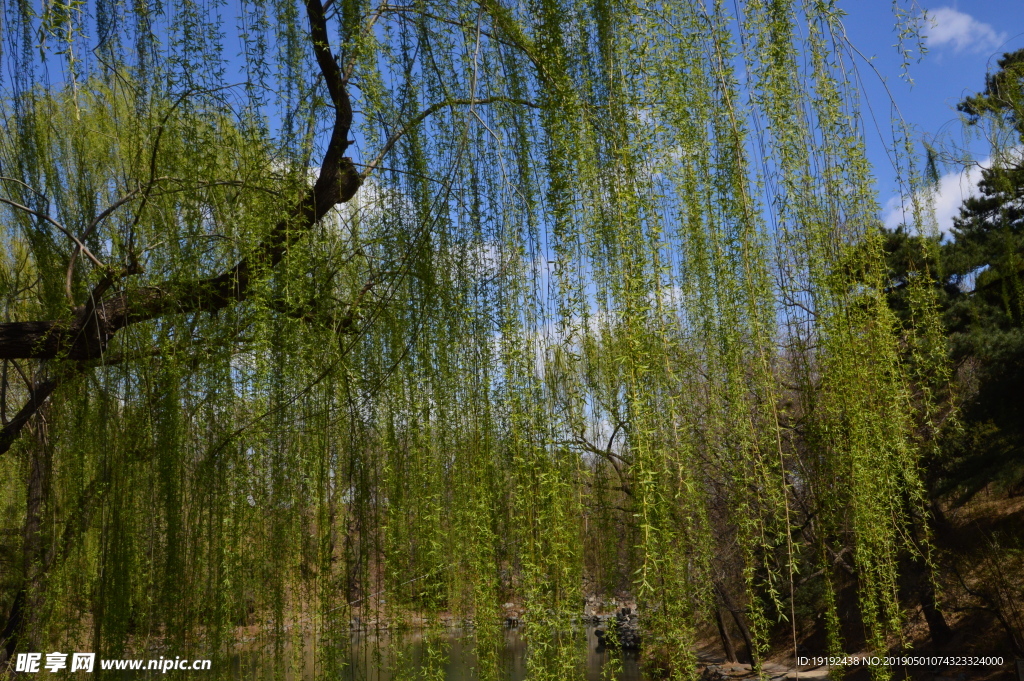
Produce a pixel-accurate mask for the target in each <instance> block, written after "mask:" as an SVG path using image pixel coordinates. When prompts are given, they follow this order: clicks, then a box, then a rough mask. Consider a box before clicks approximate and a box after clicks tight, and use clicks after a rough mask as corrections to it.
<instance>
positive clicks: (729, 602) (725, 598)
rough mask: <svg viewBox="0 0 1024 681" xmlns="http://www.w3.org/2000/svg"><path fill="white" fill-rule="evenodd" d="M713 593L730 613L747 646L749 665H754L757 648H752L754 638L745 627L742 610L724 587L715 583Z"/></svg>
mask: <svg viewBox="0 0 1024 681" xmlns="http://www.w3.org/2000/svg"><path fill="white" fill-rule="evenodd" d="M715 591H717V592H718V595H719V597H720V598H721V599H722V603H723V604H724V605H725V609H726V610H728V611H729V612H730V613H732V619H733V621H734V622H735V623H736V628H737V629H739V630H740V635H741V636H742V637H743V642H744V643H745V644H746V646H747V654H748V655H749V656H750V664H752V665H753V664H756V662H757V656H756V651H757V648H755V647H754V637H753V636H751V635H750V628H749V627H748V626H747V623H746V621H744V619H743V609H742V608H740V607H739V606H737V605H736V601H734V600H733V599H732V596H730V595H729V592H728V591H727V590H726V588H725V585H723V584H721V583H719V582H717V581H716V582H715Z"/></svg>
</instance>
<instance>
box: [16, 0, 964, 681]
mask: <svg viewBox="0 0 1024 681" xmlns="http://www.w3.org/2000/svg"><path fill="white" fill-rule="evenodd" d="M898 14H899V13H898ZM841 18H842V11H841V10H840V9H839V8H837V7H836V6H835V4H834V3H832V2H801V3H797V2H789V1H786V0H771V1H769V0H747V1H746V2H742V3H739V4H738V5H734V4H732V3H723V2H717V1H716V2H705V1H704V0H692V1H691V0H687V1H684V2H670V3H636V2H630V1H624V2H608V1H607V0H580V1H563V0H536V1H535V2H530V3H527V4H525V5H523V4H514V3H503V2H501V1H500V0H480V1H478V2H470V1H468V0H467V1H465V2H463V1H462V0H454V1H452V2H443V3H420V2H414V3H411V4H407V5H395V4H391V3H387V2H372V1H367V0H328V2H326V3H322V2H321V0H309V1H308V2H307V3H306V4H305V5H304V6H302V5H299V4H296V3H294V2H289V1H288V0H271V1H268V0H251V1H250V0H246V1H245V2H243V3H241V4H240V5H239V6H238V7H237V8H233V9H232V10H231V11H230V12H229V9H228V8H227V7H226V6H224V5H223V4H221V3H217V2H200V3H197V2H194V1H193V0H169V1H168V2H166V3H158V4H156V5H153V4H146V3H138V2H133V3H114V2H108V1H105V0H97V1H96V2H93V3H86V2H78V1H75V2H69V3H65V2H62V1H61V0H55V1H54V2H50V3H43V4H42V5H36V4H33V3H32V2H31V1H30V0H15V1H14V2H10V3H7V4H5V5H4V9H3V20H2V21H3V35H4V42H3V53H2V60H3V61H2V65H3V75H2V78H3V81H2V100H0V107H2V115H3V119H4V131H3V133H2V136H0V204H2V205H0V214H2V215H3V226H4V232H3V239H4V242H5V243H4V245H5V248H4V249H2V253H3V255H2V267H0V271H2V276H3V278H2V289H0V290H2V293H3V314H4V319H3V322H2V323H0V359H2V361H3V368H2V372H3V373H2V396H0V411H2V417H3V429H2V434H0V457H2V458H0V485H2V488H3V490H4V494H3V496H2V498H0V502H2V516H0V522H2V524H3V527H2V528H0V529H2V531H3V533H4V534H2V535H0V540H2V542H3V545H2V546H3V553H2V554H0V559H2V560H3V561H4V562H5V570H4V571H3V575H4V576H3V578H2V579H3V592H2V595H0V606H2V608H3V611H4V613H5V620H4V625H3V633H2V637H0V638H2V639H3V641H4V646H5V649H6V652H7V653H8V654H13V653H15V652H16V651H26V650H29V651H30V650H42V649H43V648H46V649H47V650H49V649H50V648H48V647H47V646H56V649H61V648H60V647H61V646H62V645H63V646H65V647H71V646H76V645H77V646H85V648H83V649H91V650H94V651H96V652H97V653H98V654H100V655H101V656H104V657H118V656H123V655H128V654H130V653H132V652H138V651H144V650H154V649H158V650H170V651H172V652H174V653H175V654H176V653H177V652H178V651H200V652H204V653H206V655H207V656H215V655H227V654H229V653H230V652H231V651H232V650H233V646H234V645H235V644H237V643H238V642H240V641H242V640H243V639H246V638H247V637H248V639H252V638H253V637H255V639H256V647H257V648H258V649H259V650H262V651H269V652H266V654H269V655H273V656H274V659H275V660H276V661H277V662H276V664H277V665H278V666H279V668H284V666H286V665H287V664H288V660H289V659H291V657H298V658H301V656H302V655H303V654H304V653H303V650H304V648H305V646H308V645H312V646H313V647H314V650H313V653H314V657H315V659H316V664H317V665H318V668H319V669H320V670H323V671H324V672H325V673H328V674H329V673H333V672H334V671H336V670H337V667H338V665H340V664H343V662H344V660H342V659H341V657H340V656H339V655H338V651H340V650H342V647H341V646H342V645H343V643H344V642H345V641H347V637H348V635H349V628H350V624H351V623H352V622H353V621H362V622H367V621H369V622H372V623H373V624H376V625H381V624H383V623H385V622H387V623H390V624H391V625H392V626H395V625H398V624H401V623H407V624H408V623H412V622H413V618H414V617H415V618H420V619H417V620H416V621H417V622H420V621H424V620H423V618H425V622H426V624H427V625H428V630H433V629H431V627H430V625H431V623H436V622H437V620H436V616H437V614H438V613H442V612H451V613H456V614H457V615H459V616H461V617H466V618H470V617H471V618H473V619H474V620H475V621H476V622H477V623H478V627H477V630H476V633H475V638H476V642H477V647H478V650H479V656H480V657H479V659H480V665H479V669H480V671H481V673H486V674H494V675H499V674H500V673H501V669H500V660H499V655H498V647H500V632H499V631H497V630H496V628H494V627H490V626H489V623H490V622H498V621H500V618H501V617H502V616H503V614H504V612H503V610H502V604H503V603H507V602H509V601H512V602H513V603H517V604H520V605H521V606H522V608H523V610H524V615H523V619H524V622H525V625H526V630H525V632H526V636H527V638H528V640H529V645H530V648H529V650H530V652H529V658H528V665H529V669H530V672H531V674H532V675H534V676H536V677H538V678H541V677H551V678H568V677H572V676H574V675H579V674H580V673H581V671H580V667H579V665H578V660H577V657H578V655H579V652H578V651H579V646H578V645H577V640H576V638H574V637H575V636H576V635H575V634H573V633H572V632H573V631H576V630H575V629H574V627H573V626H572V625H573V623H574V622H575V621H576V618H577V617H578V616H579V614H580V613H581V611H582V604H583V599H584V597H586V596H590V595H594V594H604V595H612V594H616V593H621V592H625V593H627V594H628V595H629V597H630V598H631V599H632V600H633V601H635V603H636V604H637V607H638V609H639V611H640V613H641V617H642V620H641V622H642V625H643V628H644V630H645V632H646V634H645V635H646V639H645V645H646V646H650V647H651V648H652V649H658V650H661V651H663V652H664V655H665V656H666V659H667V667H666V668H668V669H671V670H672V671H673V672H674V673H676V674H678V675H687V674H689V673H691V670H692V669H693V663H694V661H695V658H694V652H693V651H694V644H695V642H696V640H697V638H698V637H700V636H701V635H702V632H703V631H705V630H706V627H707V626H708V625H709V623H713V622H715V621H716V620H717V622H718V624H719V630H720V631H722V633H723V638H727V630H728V629H729V628H733V630H734V631H742V634H743V637H744V638H745V639H746V645H747V648H748V652H749V654H750V656H751V658H752V659H753V660H754V661H755V662H757V661H758V660H760V659H762V657H763V656H764V655H765V654H766V653H767V651H768V649H769V643H770V639H771V637H772V636H773V632H775V631H777V630H778V629H779V627H780V626H783V628H786V629H787V630H788V631H790V633H791V635H792V638H793V639H794V640H793V641H792V643H793V645H795V643H796V639H797V638H799V637H801V636H803V635H806V633H807V632H800V631H798V630H797V612H796V610H797V606H798V604H800V603H806V602H812V603H813V606H814V607H816V608H819V609H820V610H821V612H822V613H823V614H824V621H825V622H826V627H827V629H828V634H829V639H828V640H829V641H830V643H829V645H830V646H831V648H832V650H833V651H840V650H842V649H843V646H844V645H846V641H845V640H844V638H843V637H844V636H847V635H848V633H847V632H845V630H844V628H843V625H844V622H843V621H842V620H843V619H844V618H845V617H849V616H851V615H849V613H854V614H853V615H852V616H853V617H855V618H856V619H857V620H858V622H859V623H860V624H862V625H863V628H862V630H863V632H864V634H863V636H862V637H861V639H862V640H863V641H866V643H867V645H868V647H869V648H870V649H872V650H875V651H882V650H884V649H886V647H887V646H888V645H890V644H891V643H893V642H894V641H896V640H898V639H899V637H900V636H901V633H900V632H901V621H902V613H901V607H902V606H901V603H900V600H899V594H898V588H897V587H898V584H897V582H898V577H899V566H900V562H901V560H904V559H906V557H907V556H910V557H911V558H912V559H914V560H918V561H921V562H923V564H927V562H928V550H927V534H926V532H925V531H924V529H923V528H924V523H923V521H922V518H923V517H924V516H923V513H922V510H921V508H922V494H921V484H920V480H919V478H918V458H919V456H920V454H921V451H922V448H924V447H926V446H927V445H928V427H929V423H930V421H929V419H931V418H932V414H934V413H935V404H934V402H935V401H936V400H937V399H938V398H937V397H934V395H937V394H939V392H940V391H938V390H935V389H933V388H934V386H936V385H940V384H941V383H942V382H943V381H944V380H945V379H944V376H945V373H944V372H945V367H944V359H943V352H942V351H941V348H940V345H938V343H939V341H936V340H935V339H936V338H937V337H938V336H937V335H936V333H935V329H936V328H937V327H936V323H937V322H936V314H935V311H934V307H935V306H934V301H933V300H932V299H931V298H930V297H929V296H930V293H929V291H931V290H932V288H931V287H930V286H929V285H928V284H927V281H928V278H929V274H928V273H927V272H921V273H918V274H919V276H917V277H916V278H915V279H914V281H915V282H916V283H915V290H916V291H917V294H916V295H914V296H911V299H912V307H913V310H912V312H911V314H910V318H911V319H912V324H910V326H909V327H908V326H907V325H906V324H899V323H897V320H896V318H895V317H894V316H893V314H892V313H891V312H890V311H889V308H888V307H887V305H886V302H885V288H886V286H887V281H886V280H885V267H884V262H883V253H882V244H881V236H880V231H879V229H878V225H879V221H878V217H877V214H878V205H877V204H876V201H875V197H874V196H873V194H872V190H871V183H872V178H871V171H870V168H869V166H868V163H867V162H866V160H865V154H864V148H863V143H862V135H861V133H862V131H861V128H860V117H859V110H858V99H857V92H856V88H855V87H854V82H855V79H856V75H855V72H854V65H853V63H852V62H851V61H850V58H849V54H850V50H849V49H848V47H847V46H846V42H845V32H844V29H843V26H842V23H841ZM897 19H899V20H901V21H903V20H904V19H900V18H899V17H897ZM905 28H906V27H905ZM910 29H912V27H910V28H909V29H907V30H910ZM911 175H912V174H911ZM911 179H912V178H911ZM911 190H912V191H911V194H910V196H915V194H914V193H913V190H914V187H913V185H911ZM918 220H919V221H920V222H921V224H925V222H926V221H925V219H924V217H922V216H919V217H918ZM937 348H939V349H937ZM911 538H912V539H911ZM801 589H803V590H804V591H806V592H809V593H811V592H813V593H812V595H811V596H806V597H803V600H801V598H802V597H801V593H800V592H801ZM851 594H852V596H851ZM808 599H809V600H808ZM844 599H845V600H844ZM844 603H845V605H844ZM851 603H852V605H850V604H851ZM730 618H731V620H730ZM780 622H788V623H789V624H784V625H780V624H779V623H780ZM552 632H560V633H559V634H558V635H552ZM309 641H312V643H309ZM427 642H428V645H427V647H428V650H429V652H430V654H429V655H428V656H427V658H428V660H427V664H428V666H429V665H434V666H433V667H431V668H432V669H434V670H435V671H437V670H440V669H441V667H440V666H438V665H440V664H441V661H443V658H444V647H445V646H444V644H443V641H442V640H441V639H439V638H437V637H436V636H435V635H432V634H431V635H428V637H427ZM344 645H347V643H344ZM289 656H291V657H289ZM395 656H397V657H396V658H395V659H394V660H393V661H394V663H395V665H397V666H398V667H401V665H402V664H404V663H403V661H402V659H401V655H400V652H395ZM410 664H411V663H410ZM875 671H876V673H877V674H878V675H879V676H884V675H885V674H886V672H885V670H884V669H877V670H875Z"/></svg>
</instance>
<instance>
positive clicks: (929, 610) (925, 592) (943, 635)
mask: <svg viewBox="0 0 1024 681" xmlns="http://www.w3.org/2000/svg"><path fill="white" fill-rule="evenodd" d="M930 577H931V575H927V576H926V578H925V581H924V584H922V586H921V590H920V594H921V609H922V610H923V611H924V619H925V621H926V622H928V632H929V633H930V634H931V638H932V643H934V644H935V645H936V646H938V647H942V646H944V645H946V644H947V643H949V642H950V640H951V639H952V638H953V630H952V629H950V628H949V624H947V623H946V617H945V616H944V615H943V614H942V611H941V610H939V609H938V607H937V606H936V603H935V587H934V586H932V582H931V579H930Z"/></svg>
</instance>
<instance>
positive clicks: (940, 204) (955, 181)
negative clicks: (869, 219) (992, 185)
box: [885, 158, 992, 234]
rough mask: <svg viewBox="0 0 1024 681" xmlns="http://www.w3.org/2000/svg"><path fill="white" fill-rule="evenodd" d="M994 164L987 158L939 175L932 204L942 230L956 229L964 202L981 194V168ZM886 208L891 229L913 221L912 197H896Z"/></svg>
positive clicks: (886, 219) (886, 223) (942, 231)
mask: <svg viewBox="0 0 1024 681" xmlns="http://www.w3.org/2000/svg"><path fill="white" fill-rule="evenodd" d="M991 164H992V159H991V158H986V159H985V160H983V161H981V162H980V163H977V164H974V165H970V166H967V167H966V168H964V169H962V170H954V171H952V172H949V173H946V174H945V175H943V176H942V177H940V178H939V185H938V187H936V189H935V191H934V193H933V194H932V208H933V209H934V210H935V221H936V222H937V223H938V226H939V232H940V233H942V234H949V233H950V230H952V229H953V218H955V217H956V216H957V215H959V214H960V205H961V204H962V203H963V202H964V200H966V199H967V198H968V197H971V196H975V195H977V193H978V192H977V188H978V181H979V180H980V179H981V170H982V168H988V167H989V166H990V165H991ZM886 209H887V210H886V215H885V226H886V227H888V228H889V229H895V228H896V227H898V226H899V225H900V224H902V223H904V222H906V223H913V216H912V213H913V204H912V202H911V201H910V200H909V199H902V198H901V197H899V196H896V197H893V198H892V199H890V200H889V202H888V203H887V204H886Z"/></svg>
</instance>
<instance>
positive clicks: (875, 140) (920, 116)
mask: <svg viewBox="0 0 1024 681" xmlns="http://www.w3.org/2000/svg"><path fill="white" fill-rule="evenodd" d="M922 6H923V9H925V10H926V11H927V12H928V15H929V20H928V21H927V22H926V23H925V25H924V28H923V31H922V33H923V34H925V36H926V38H925V40H924V42H925V45H926V47H927V50H928V51H927V54H926V55H925V56H924V58H923V59H922V60H921V61H920V62H917V61H914V62H912V63H911V65H910V69H909V72H910V76H911V78H912V79H913V84H912V85H911V84H908V83H907V82H905V81H904V80H901V78H900V63H901V58H900V56H899V55H898V53H897V50H896V49H895V47H894V45H895V43H896V41H897V35H896V32H895V31H894V29H893V25H894V20H893V14H892V3H891V2H890V1H889V0H853V1H851V2H846V3H842V7H843V8H844V9H845V10H846V11H847V12H848V16H847V17H846V19H845V20H844V24H845V25H846V30H847V35H848V37H849V38H850V41H851V42H852V43H853V44H854V45H855V46H856V47H857V48H858V49H859V50H860V51H861V52H862V53H863V54H864V56H865V57H869V58H873V60H872V61H873V64H874V67H875V69H876V70H877V71H878V74H876V73H875V72H874V70H873V69H872V68H871V67H870V66H868V65H866V64H865V63H864V62H863V61H861V62H860V64H859V69H860V73H861V77H862V79H863V81H864V85H865V90H866V96H867V98H868V101H869V103H870V104H871V108H872V109H873V111H874V115H875V118H876V119H877V121H878V125H879V127H880V128H881V132H882V135H888V141H889V142H890V143H891V134H890V133H889V129H890V128H889V121H890V118H891V113H890V112H891V107H890V104H889V101H890V94H891V96H892V99H894V100H895V102H896V105H897V106H898V107H899V111H900V113H901V114H902V117H903V119H904V120H905V121H907V122H908V123H910V124H911V125H912V126H913V128H914V137H915V141H917V142H918V145H917V146H918V149H920V148H921V145H920V142H921V140H923V139H929V140H935V141H937V142H939V143H940V144H941V145H942V146H944V147H947V148H949V147H951V146H952V145H956V146H959V147H962V148H966V149H967V150H969V151H970V152H971V155H972V156H973V157H974V159H975V160H976V161H979V162H984V161H985V160H986V159H987V158H988V157H989V149H988V145H987V143H985V142H984V141H983V140H977V139H975V140H973V141H971V140H967V139H965V138H964V134H963V131H962V126H961V124H960V122H959V117H958V112H957V111H956V105H957V102H959V101H960V100H961V99H963V98H964V97H965V96H967V95H970V94H973V93H975V92H977V91H978V90H980V89H982V88H983V87H984V82H985V73H986V71H990V70H995V68H996V60H997V59H999V57H1001V56H1002V54H1003V53H1004V52H1010V51H1013V50H1017V49H1021V48H1024V0H979V1H976V2H954V1H947V2H939V3H935V4H923V5H922ZM880 76H881V77H882V78H885V80H886V83H885V85H884V86H883V84H882V83H881V80H880ZM868 113H869V112H868V110H867V107H865V114H866V115H868ZM867 121H868V126H869V128H868V132H869V134H868V139H867V144H868V155H869V157H870V159H871V161H872V163H873V165H874V167H875V173H876V176H877V178H878V190H879V195H878V198H879V202H880V203H881V204H882V206H883V211H882V213H883V215H882V217H883V219H885V220H886V222H887V224H889V226H894V225H895V224H898V223H899V222H900V217H901V215H900V211H899V210H898V208H896V205H897V203H898V202H897V201H896V200H895V199H894V196H895V195H896V193H897V191H898V188H897V183H896V178H895V172H894V170H893V167H892V163H891V162H890V160H889V159H888V156H887V155H886V152H885V149H884V147H883V144H882V140H881V139H880V135H879V133H878V132H877V131H876V130H875V129H874V124H873V122H872V121H871V119H870V117H868V119H867ZM940 174H941V178H940V184H939V191H938V194H937V196H936V200H935V208H936V217H937V218H938V221H939V227H940V229H943V230H944V231H945V230H947V229H948V228H949V227H950V226H951V224H952V223H951V220H952V217H953V216H954V215H955V214H956V212H957V208H958V207H959V205H960V203H961V201H962V200H963V198H965V197H966V196H967V195H969V193H970V192H971V188H972V186H973V184H974V183H975V182H977V178H978V175H979V173H978V170H977V168H976V167H975V168H974V169H973V170H971V169H968V171H963V170H962V169H958V168H955V167H949V166H947V167H945V168H941V169H940Z"/></svg>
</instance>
